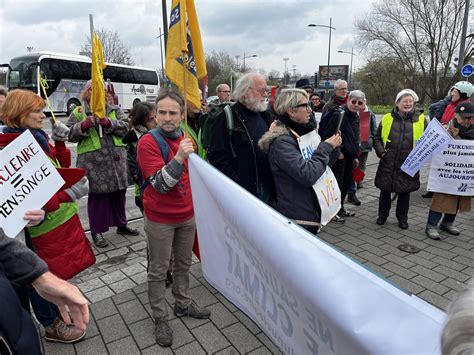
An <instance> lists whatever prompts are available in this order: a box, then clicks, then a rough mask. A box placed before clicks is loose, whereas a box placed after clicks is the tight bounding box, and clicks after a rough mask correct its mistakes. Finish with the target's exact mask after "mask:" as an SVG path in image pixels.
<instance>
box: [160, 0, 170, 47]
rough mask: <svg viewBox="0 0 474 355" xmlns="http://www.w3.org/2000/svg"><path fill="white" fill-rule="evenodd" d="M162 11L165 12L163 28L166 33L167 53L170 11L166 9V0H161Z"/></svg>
mask: <svg viewBox="0 0 474 355" xmlns="http://www.w3.org/2000/svg"><path fill="white" fill-rule="evenodd" d="M161 11H162V13H163V30H164V33H165V53H166V45H167V44H168V13H167V11H166V0H161Z"/></svg>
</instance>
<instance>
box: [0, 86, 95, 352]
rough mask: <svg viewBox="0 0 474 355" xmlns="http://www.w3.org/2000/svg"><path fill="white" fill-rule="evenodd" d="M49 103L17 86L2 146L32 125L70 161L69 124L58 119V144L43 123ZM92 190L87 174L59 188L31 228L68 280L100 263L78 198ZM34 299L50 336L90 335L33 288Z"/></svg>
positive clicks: (36, 243) (62, 160)
mask: <svg viewBox="0 0 474 355" xmlns="http://www.w3.org/2000/svg"><path fill="white" fill-rule="evenodd" d="M44 107H45V103H44V101H43V99H42V98H41V97H40V96H38V95H36V94H34V93H32V92H30V91H26V90H15V91H12V92H11V93H9V95H8V96H7V99H6V100H5V103H4V105H3V107H2V120H3V122H4V123H5V125H6V126H7V127H5V128H4V129H3V134H0V147H4V146H6V145H7V144H8V143H10V142H11V141H12V140H14V139H15V138H17V137H18V136H19V135H20V134H21V133H23V132H24V131H26V130H29V131H30V132H31V133H32V134H33V136H34V137H35V139H36V140H37V142H38V143H39V145H40V146H41V147H42V148H43V151H44V152H45V153H46V155H47V156H48V157H49V159H50V161H51V162H52V164H53V165H54V166H56V167H57V168H60V167H69V166H70V164H71V152H70V151H69V149H68V148H67V147H66V144H65V140H66V139H67V135H68V128H67V127H66V126H65V125H63V124H62V123H60V122H58V123H55V124H54V126H53V135H52V138H53V139H54V141H55V144H54V146H53V145H52V144H50V143H49V137H48V135H47V133H46V132H45V131H43V129H42V128H43V120H44V118H45V117H46V116H45V115H44V113H43V108H44ZM88 190H89V188H88V181H87V178H82V179H81V180H80V181H79V182H77V183H76V184H74V185H73V186H71V187H70V188H68V189H65V190H60V191H58V192H56V193H55V194H54V195H53V197H51V199H50V200H49V201H48V202H47V203H46V205H45V206H44V207H43V209H44V210H45V211H46V217H45V220H44V221H43V222H42V223H41V224H40V225H38V226H35V227H29V228H27V230H26V231H25V234H26V235H27V236H30V237H31V241H32V244H33V247H34V249H35V251H36V253H37V254H38V256H39V257H41V258H42V259H43V260H44V261H45V262H46V263H47V264H48V267H49V270H50V271H51V272H52V273H54V274H56V275H57V276H58V277H60V278H62V279H65V280H67V279H70V278H72V277H74V276H75V275H77V274H78V273H79V272H81V271H83V270H85V269H86V268H88V267H89V266H91V265H92V264H94V263H95V256H94V252H93V250H92V247H91V243H90V242H89V240H88V239H87V237H86V235H85V232H84V229H83V228H82V225H81V221H80V220H79V216H78V214H77V211H78V207H77V204H76V202H75V201H76V200H77V199H79V198H81V197H82V196H85V195H87V192H88ZM30 300H31V303H32V305H33V308H34V310H35V314H36V316H37V318H38V320H39V321H40V322H41V323H42V324H43V326H44V327H45V333H46V335H45V337H46V340H49V341H56V342H62V343H73V342H76V341H79V340H81V339H82V338H83V337H84V335H85V332H84V331H81V330H77V329H75V328H74V327H68V326H66V325H65V323H64V322H63V321H62V320H61V319H60V318H59V317H57V315H56V306H54V305H53V304H50V303H48V302H46V301H45V300H43V299H41V298H40V297H39V295H37V294H34V293H33V294H31V293H30Z"/></svg>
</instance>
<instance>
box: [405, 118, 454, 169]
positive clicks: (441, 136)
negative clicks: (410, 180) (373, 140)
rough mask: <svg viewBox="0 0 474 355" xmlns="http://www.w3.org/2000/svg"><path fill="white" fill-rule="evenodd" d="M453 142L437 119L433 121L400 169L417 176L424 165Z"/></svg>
mask: <svg viewBox="0 0 474 355" xmlns="http://www.w3.org/2000/svg"><path fill="white" fill-rule="evenodd" d="M451 140H452V137H451V135H450V134H449V133H448V132H447V131H446V129H445V128H444V127H443V126H442V125H441V123H440V122H439V121H438V120H436V119H435V120H431V122H430V123H429V124H428V126H427V127H426V129H425V131H424V132H423V135H422V136H421V138H420V140H419V141H418V142H417V143H416V147H415V148H414V149H413V150H412V151H411V152H410V154H409V155H408V157H407V158H406V159H405V161H404V162H403V164H402V166H401V167H400V169H402V170H403V171H404V172H405V173H407V174H408V175H410V176H411V177H413V176H415V174H416V173H417V172H418V171H420V169H421V168H422V167H423V165H425V164H426V163H427V162H429V161H430V160H431V158H432V157H433V156H435V155H436V154H437V153H439V152H440V151H442V150H443V149H444V148H446V146H447V145H448V144H449V142H450V141H451Z"/></svg>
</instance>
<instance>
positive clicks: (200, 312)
mask: <svg viewBox="0 0 474 355" xmlns="http://www.w3.org/2000/svg"><path fill="white" fill-rule="evenodd" d="M174 314H175V316H176V317H183V316H188V317H192V318H197V319H205V318H209V317H210V315H211V311H210V310H208V309H207V308H201V307H199V306H198V305H197V304H196V303H195V302H194V301H191V303H190V304H189V306H187V307H184V308H181V307H180V306H178V305H177V304H176V303H175V304H174Z"/></svg>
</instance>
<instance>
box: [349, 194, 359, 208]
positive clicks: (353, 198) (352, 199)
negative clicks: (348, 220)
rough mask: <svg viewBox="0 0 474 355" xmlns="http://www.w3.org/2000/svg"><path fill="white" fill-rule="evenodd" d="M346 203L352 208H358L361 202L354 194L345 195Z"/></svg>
mask: <svg viewBox="0 0 474 355" xmlns="http://www.w3.org/2000/svg"><path fill="white" fill-rule="evenodd" d="M347 201H348V202H350V203H352V204H353V205H354V206H360V205H361V202H360V200H359V199H358V198H357V195H356V194H355V193H351V194H348V195H347Z"/></svg>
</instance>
